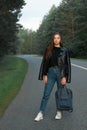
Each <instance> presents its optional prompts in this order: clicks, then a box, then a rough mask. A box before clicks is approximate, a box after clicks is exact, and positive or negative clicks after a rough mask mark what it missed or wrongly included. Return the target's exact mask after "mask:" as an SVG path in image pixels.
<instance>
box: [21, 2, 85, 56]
mask: <svg viewBox="0 0 87 130" xmlns="http://www.w3.org/2000/svg"><path fill="white" fill-rule="evenodd" d="M55 32H60V33H61V35H62V37H63V46H65V47H68V48H69V49H70V52H71V56H72V57H79V58H87V45H86V44H87V1H86V0H63V1H62V2H61V4H60V5H59V6H58V7H55V6H54V5H53V6H52V8H51V9H50V11H49V12H48V14H46V15H45V16H44V17H43V20H42V23H41V25H40V27H39V29H38V30H37V31H36V32H34V31H32V30H26V29H22V30H20V32H19V34H18V35H20V37H19V38H20V41H21V42H20V46H21V52H22V53H29V54H31V53H35V54H43V52H44V50H45V48H46V47H47V46H48V45H49V44H50V42H51V38H52V35H53V34H54V33H55Z"/></svg>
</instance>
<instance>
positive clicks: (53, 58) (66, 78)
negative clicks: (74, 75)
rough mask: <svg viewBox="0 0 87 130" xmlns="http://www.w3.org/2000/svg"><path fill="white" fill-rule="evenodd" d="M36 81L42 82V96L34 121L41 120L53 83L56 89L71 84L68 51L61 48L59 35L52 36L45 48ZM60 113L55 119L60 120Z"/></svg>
mask: <svg viewBox="0 0 87 130" xmlns="http://www.w3.org/2000/svg"><path fill="white" fill-rule="evenodd" d="M38 80H43V82H44V85H45V87H44V94H43V98H42V101H41V105H40V111H39V113H38V114H37V116H36V118H35V119H34V120H35V121H40V120H42V119H43V115H44V112H45V109H46V105H47V102H48V99H49V97H50V94H51V92H52V89H53V87H54V84H55V82H57V87H58V88H60V87H61V86H62V85H65V84H66V83H70V82H71V63H70V56H69V51H68V49H67V48H64V47H63V46H62V38H61V35H60V34H59V33H55V34H54V35H53V39H52V43H51V44H50V45H49V46H48V47H47V48H46V50H45V53H44V56H43V59H42V63H41V66H40V71H39V77H38ZM61 118H62V112H61V111H59V110H57V114H56V116H55V119H61Z"/></svg>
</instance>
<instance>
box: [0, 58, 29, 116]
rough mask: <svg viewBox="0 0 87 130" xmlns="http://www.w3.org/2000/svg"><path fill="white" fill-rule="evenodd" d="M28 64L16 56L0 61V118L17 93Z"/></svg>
mask: <svg viewBox="0 0 87 130" xmlns="http://www.w3.org/2000/svg"><path fill="white" fill-rule="evenodd" d="M27 68H28V64H27V61H25V60H24V59H21V58H18V57H16V56H5V57H4V59H3V60H2V61H0V117H2V116H3V114H4V112H5V110H6V108H7V107H8V105H9V104H10V103H11V101H12V100H13V98H14V97H15V96H16V95H17V93H18V92H19V90H20V88H21V85H22V83H23V80H24V77H25V74H26V72H27Z"/></svg>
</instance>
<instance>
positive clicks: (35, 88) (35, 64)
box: [0, 55, 87, 130]
mask: <svg viewBox="0 0 87 130" xmlns="http://www.w3.org/2000/svg"><path fill="white" fill-rule="evenodd" d="M18 56H19V57H22V58H24V59H26V60H27V62H28V63H29V68H28V71H27V74H26V77H25V79H24V82H23V85H22V87H21V90H20V91H19V93H18V95H17V96H16V97H15V99H14V100H13V101H12V103H11V104H10V105H9V107H8V108H7V110H6V111H5V113H4V116H3V117H2V118H1V119H0V130H87V70H86V69H82V68H79V67H76V66H73V64H76V65H79V66H83V67H85V68H87V62H84V61H80V60H79V61H78V60H72V63H73V64H72V83H71V84H67V86H68V87H70V88H71V89H72V91H73V96H74V98H73V107H74V111H73V112H72V113H68V112H63V118H62V119H61V120H55V119H54V117H55V114H56V107H55V97H54V93H55V90H56V84H55V86H54V89H53V91H52V94H51V97H50V99H49V102H48V105H47V108H46V112H45V117H44V119H43V120H42V121H40V122H34V118H35V116H36V114H37V112H38V110H39V105H40V101H41V98H42V94H43V90H44V84H43V82H42V81H39V80H38V73H39V67H40V64H41V57H38V56H34V55H18Z"/></svg>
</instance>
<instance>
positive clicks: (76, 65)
mask: <svg viewBox="0 0 87 130" xmlns="http://www.w3.org/2000/svg"><path fill="white" fill-rule="evenodd" d="M71 65H72V66H75V67H78V68H81V69H84V70H87V68H85V67H83V66H80V65H76V64H72V63H71Z"/></svg>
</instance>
